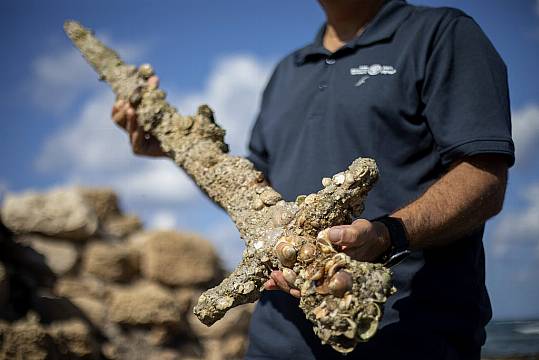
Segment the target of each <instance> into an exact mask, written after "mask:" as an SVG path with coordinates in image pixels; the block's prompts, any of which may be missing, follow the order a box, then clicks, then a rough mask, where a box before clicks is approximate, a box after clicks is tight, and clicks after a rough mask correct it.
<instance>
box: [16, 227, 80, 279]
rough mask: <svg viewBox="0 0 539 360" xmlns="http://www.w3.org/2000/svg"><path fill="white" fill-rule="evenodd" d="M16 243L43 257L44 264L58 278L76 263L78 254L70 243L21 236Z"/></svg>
mask: <svg viewBox="0 0 539 360" xmlns="http://www.w3.org/2000/svg"><path fill="white" fill-rule="evenodd" d="M17 241H18V242H19V243H21V244H24V245H27V246H30V247H31V248H33V249H34V250H35V251H37V252H38V253H39V254H41V255H43V257H44V260H45V264H46V265H47V266H48V267H49V268H50V269H51V270H52V271H53V272H54V273H55V274H56V275H58V276H62V275H65V274H67V273H69V272H70V271H71V270H73V268H74V267H75V265H76V263H77V260H78V253H77V250H76V248H75V245H73V244H72V243H71V242H68V241H64V240H59V239H51V238H47V237H44V236H40V235H23V236H20V237H18V238H17Z"/></svg>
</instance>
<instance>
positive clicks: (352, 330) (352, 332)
mask: <svg viewBox="0 0 539 360" xmlns="http://www.w3.org/2000/svg"><path fill="white" fill-rule="evenodd" d="M346 321H348V328H347V329H346V331H345V332H344V334H343V335H344V336H346V337H347V338H349V339H354V338H355V337H356V333H357V324H356V323H355V322H353V321H352V319H350V318H346Z"/></svg>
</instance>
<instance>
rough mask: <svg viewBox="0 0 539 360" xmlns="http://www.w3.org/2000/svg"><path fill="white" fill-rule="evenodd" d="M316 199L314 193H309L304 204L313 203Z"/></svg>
mask: <svg viewBox="0 0 539 360" xmlns="http://www.w3.org/2000/svg"><path fill="white" fill-rule="evenodd" d="M315 201H316V194H309V195H307V197H306V198H305V201H304V202H305V205H310V204H313V203H314V202H315Z"/></svg>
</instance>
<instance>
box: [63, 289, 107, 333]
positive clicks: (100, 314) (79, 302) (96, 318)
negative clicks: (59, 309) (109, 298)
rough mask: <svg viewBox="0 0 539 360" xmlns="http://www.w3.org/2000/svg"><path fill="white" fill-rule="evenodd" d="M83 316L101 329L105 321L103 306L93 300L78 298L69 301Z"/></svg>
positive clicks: (101, 303)
mask: <svg viewBox="0 0 539 360" xmlns="http://www.w3.org/2000/svg"><path fill="white" fill-rule="evenodd" d="M70 300H71V302H72V303H73V304H74V305H75V306H76V307H77V308H79V309H80V311H82V313H83V314H84V316H85V317H86V318H87V319H88V320H89V321H90V322H91V323H92V324H93V325H94V326H96V327H102V326H103V324H104V323H105V320H106V309H105V304H104V302H103V301H102V300H101V301H99V300H97V299H95V298H91V297H86V296H80V297H75V298H72V299H70Z"/></svg>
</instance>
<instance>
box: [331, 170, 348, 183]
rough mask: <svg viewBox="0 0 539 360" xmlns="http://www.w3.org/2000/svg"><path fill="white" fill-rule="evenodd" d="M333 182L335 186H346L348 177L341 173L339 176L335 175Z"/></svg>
mask: <svg viewBox="0 0 539 360" xmlns="http://www.w3.org/2000/svg"><path fill="white" fill-rule="evenodd" d="M332 180H333V183H334V184H335V185H342V184H344V181H345V180H346V176H345V175H344V173H342V172H340V173H338V174H335V175H333V179H332Z"/></svg>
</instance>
